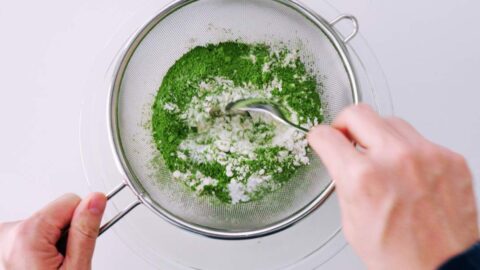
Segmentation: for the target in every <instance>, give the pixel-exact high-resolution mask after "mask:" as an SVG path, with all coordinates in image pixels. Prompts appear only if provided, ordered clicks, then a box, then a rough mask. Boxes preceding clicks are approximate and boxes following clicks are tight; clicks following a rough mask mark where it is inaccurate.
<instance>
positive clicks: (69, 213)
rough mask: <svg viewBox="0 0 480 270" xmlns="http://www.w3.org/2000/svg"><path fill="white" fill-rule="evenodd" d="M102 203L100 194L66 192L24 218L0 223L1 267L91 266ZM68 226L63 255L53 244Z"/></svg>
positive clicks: (82, 269)
mask: <svg viewBox="0 0 480 270" xmlns="http://www.w3.org/2000/svg"><path fill="white" fill-rule="evenodd" d="M105 205H106V198H105V195H103V194H101V193H93V194H91V195H89V196H88V197H87V198H85V199H83V200H81V199H80V198H79V197H78V196H77V195H73V194H66V195H63V196H62V197H60V198H58V199H57V200H55V201H53V202H52V203H50V204H49V205H47V206H46V207H45V208H43V209H42V210H40V211H38V212H37V213H35V214H34V215H33V216H31V217H30V218H28V219H26V220H23V221H18V222H11V223H3V224H0V243H1V245H0V269H8V270H10V269H15V270H17V269H28V270H44V269H45V270H50V269H69V270H70V269H75V270H77V269H78V270H85V269H91V260H92V255H93V250H94V247H95V241H96V238H97V235H98V231H99V226H100V222H101V219H102V215H103V212H104V210H105ZM68 225H70V230H69V233H68V242H67V251H66V254H65V257H64V256H62V255H61V254H60V253H59V252H58V250H57V248H56V247H55V245H56V243H57V241H58V240H59V238H60V235H61V232H62V229H63V228H65V227H67V226H68Z"/></svg>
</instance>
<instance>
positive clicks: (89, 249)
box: [62, 193, 107, 270]
mask: <svg viewBox="0 0 480 270" xmlns="http://www.w3.org/2000/svg"><path fill="white" fill-rule="evenodd" d="M106 202H107V199H106V197H105V195H104V194H102V193H92V194H90V195H89V196H87V197H86V198H85V199H83V200H82V201H81V202H80V204H79V205H78V207H77V209H75V213H74V214H73V219H72V222H71V224H70V231H69V233H68V243H67V253H66V255H65V260H64V263H63V266H62V269H81V270H83V269H90V268H91V263H92V256H93V250H94V248H95V242H96V240H97V236H98V232H99V227H100V222H101V221H102V216H103V212H104V211H105V205H106Z"/></svg>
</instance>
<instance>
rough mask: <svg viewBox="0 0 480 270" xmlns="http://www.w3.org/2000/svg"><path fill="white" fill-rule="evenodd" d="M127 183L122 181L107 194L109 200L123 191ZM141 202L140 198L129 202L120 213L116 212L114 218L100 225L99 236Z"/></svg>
mask: <svg viewBox="0 0 480 270" xmlns="http://www.w3.org/2000/svg"><path fill="white" fill-rule="evenodd" d="M126 186H127V184H125V183H122V184H120V185H118V186H117V187H116V188H114V189H113V190H112V191H110V193H108V194H107V200H110V199H111V198H113V197H114V196H115V195H117V194H118V193H119V192H120V191H122V190H123V189H124V188H125V187H126ZM140 204H141V202H140V201H139V200H137V201H134V202H132V203H131V204H129V205H128V206H127V207H125V209H123V210H122V211H120V212H119V213H118V214H116V215H115V216H114V217H113V218H111V219H110V220H109V221H107V222H106V223H105V224H103V225H102V226H101V227H100V231H99V233H98V236H100V235H102V233H104V232H105V231H106V230H108V229H110V227H112V226H113V225H114V224H115V223H117V222H118V221H119V220H120V219H122V218H123V217H124V216H125V215H126V214H128V213H129V212H130V211H132V210H133V209H134V208H135V207H137V206H139V205H140Z"/></svg>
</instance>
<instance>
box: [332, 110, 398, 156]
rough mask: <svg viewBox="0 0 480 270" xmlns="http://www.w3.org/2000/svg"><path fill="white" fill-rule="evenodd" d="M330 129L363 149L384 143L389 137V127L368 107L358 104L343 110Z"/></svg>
mask: <svg viewBox="0 0 480 270" xmlns="http://www.w3.org/2000/svg"><path fill="white" fill-rule="evenodd" d="M332 127H334V128H337V129H339V130H340V131H342V132H343V133H344V134H345V135H346V136H347V137H349V138H350V139H352V140H353V141H355V142H357V143H358V144H360V145H361V146H363V147H365V148H367V149H368V148H369V147H371V146H373V145H379V144H382V143H384V142H385V141H386V140H387V139H388V136H390V135H391V127H389V126H388V125H386V123H385V122H384V121H383V119H382V118H381V117H380V116H379V115H378V114H377V113H376V112H375V111H373V110H372V109H371V108H370V107H369V106H367V105H364V104H360V105H356V106H351V107H349V108H347V109H345V110H344V111H343V112H341V113H340V115H339V116H338V117H337V118H336V119H335V121H334V122H333V124H332Z"/></svg>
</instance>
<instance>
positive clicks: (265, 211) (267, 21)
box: [110, 0, 358, 239]
mask: <svg viewBox="0 0 480 270" xmlns="http://www.w3.org/2000/svg"><path fill="white" fill-rule="evenodd" d="M231 40H240V41H242V42H246V43H265V44H269V45H272V46H275V45H278V44H282V46H286V47H288V48H290V49H300V54H301V55H300V57H301V59H302V60H303V62H305V63H307V64H308V65H309V66H310V67H312V68H313V70H314V72H315V74H318V75H317V78H318V81H319V82H321V83H320V84H319V85H318V87H317V88H318V93H319V95H320V96H321V99H322V101H323V105H322V106H323V108H322V109H323V111H324V114H325V120H324V122H325V123H329V122H331V120H332V119H333V118H334V117H335V116H336V115H337V114H338V113H339V112H340V111H341V110H342V109H343V108H345V107H346V106H348V105H351V104H354V103H356V102H358V100H357V99H358V97H357V85H356V81H355V73H354V71H353V69H352V67H351V65H350V63H349V56H348V52H347V49H346V47H345V46H344V43H343V41H342V38H341V37H340V35H338V34H336V32H335V31H334V30H333V27H332V25H330V24H328V23H327V22H326V21H325V20H323V19H322V18H321V17H320V16H318V15H316V14H314V13H313V12H311V11H310V10H308V9H306V8H304V7H303V6H302V5H300V4H298V3H297V2H295V1H288V0H268V1H267V0H265V1H259V0H201V1H193V0H190V1H176V2H174V3H173V4H171V5H170V6H168V7H167V8H166V9H165V10H164V11H163V12H162V13H160V14H159V15H158V16H157V17H155V18H154V19H153V20H152V21H150V22H149V23H148V24H147V25H146V26H145V27H144V28H142V29H141V31H139V33H138V34H137V35H136V36H135V37H134V39H132V42H131V43H130V45H129V47H128V48H127V49H126V51H125V53H124V55H123V58H122V60H121V62H120V63H119V65H118V70H117V73H116V78H115V82H114V85H113V87H112V96H111V103H110V106H111V108H110V113H111V115H110V120H111V128H112V137H113V144H114V147H115V149H116V154H117V157H118V160H119V164H120V165H121V168H122V170H123V171H124V173H125V175H126V177H127V179H128V180H127V182H128V185H129V186H130V188H131V189H132V190H133V191H134V193H135V194H136V195H137V196H138V197H139V199H140V200H141V201H142V202H143V203H144V204H145V205H146V206H147V207H149V208H150V209H151V210H153V211H154V212H156V213H157V214H159V215H160V216H161V217H163V218H166V219H167V220H168V221H170V222H172V223H173V224H175V225H177V226H179V227H182V228H184V229H188V230H190V231H193V232H196V233H200V234H203V235H206V236H211V237H217V238H231V239H242V238H252V237H257V236H262V235H267V234H270V233H273V232H275V231H278V230H281V229H283V228H286V227H288V226H290V225H292V224H294V223H295V222H297V221H298V220H300V219H301V218H303V217H305V216H306V215H308V214H309V213H310V212H311V211H313V210H314V209H315V208H316V207H318V206H319V205H321V203H322V201H323V200H324V199H325V198H326V197H327V196H328V195H329V194H330V193H331V192H332V191H333V183H332V181H331V179H330V178H329V176H328V174H327V172H326V170H325V168H324V166H323V165H322V163H321V162H320V160H319V159H318V158H317V157H316V156H315V155H313V154H310V160H311V164H310V165H308V166H306V167H303V168H301V169H299V170H298V172H297V173H296V174H295V175H294V177H293V178H292V179H290V180H289V181H288V182H287V183H286V184H285V185H284V186H283V187H282V188H280V189H279V190H277V191H275V192H272V193H270V194H267V195H266V196H265V197H264V198H262V199H261V200H257V201H253V202H249V203H240V204H236V205H229V204H225V203H219V202H217V201H215V200H214V199H212V198H209V197H198V196H197V195H196V194H195V193H194V192H191V191H190V190H188V189H187V188H186V187H184V186H183V184H181V183H179V182H178V181H175V180H173V178H172V175H171V173H170V172H169V170H168V169H167V168H166V167H165V166H164V165H163V164H162V161H161V159H159V158H158V157H159V153H158V150H156V148H155V146H154V143H153V141H152V136H151V131H150V129H149V128H148V125H147V122H148V120H149V119H150V117H151V109H150V107H151V104H152V102H153V100H154V97H155V95H156V92H157V90H158V88H159V86H160V85H161V83H162V78H163V76H164V75H165V74H166V72H167V71H168V69H169V68H170V67H171V66H172V65H173V64H174V63H175V61H176V60H177V59H179V58H180V57H181V56H182V55H183V54H185V53H186V52H188V51H189V50H190V49H191V48H193V47H196V46H200V45H206V44H211V43H219V42H222V41H231ZM154 159H155V160H156V166H153V165H152V160H154Z"/></svg>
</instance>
